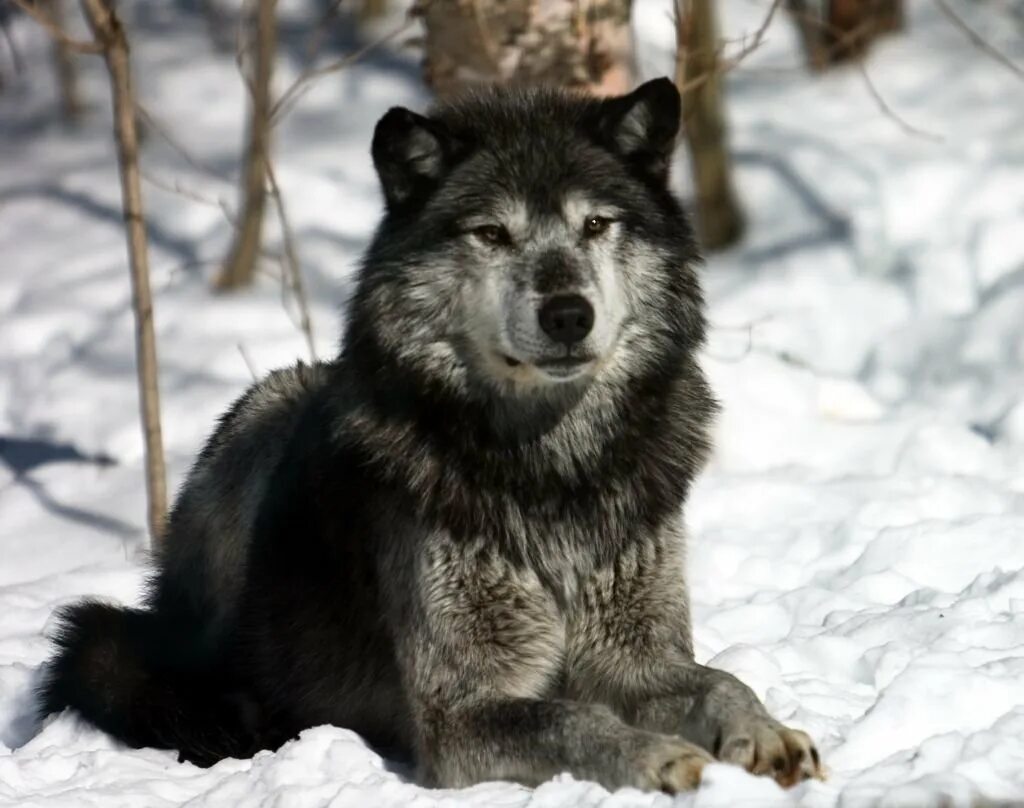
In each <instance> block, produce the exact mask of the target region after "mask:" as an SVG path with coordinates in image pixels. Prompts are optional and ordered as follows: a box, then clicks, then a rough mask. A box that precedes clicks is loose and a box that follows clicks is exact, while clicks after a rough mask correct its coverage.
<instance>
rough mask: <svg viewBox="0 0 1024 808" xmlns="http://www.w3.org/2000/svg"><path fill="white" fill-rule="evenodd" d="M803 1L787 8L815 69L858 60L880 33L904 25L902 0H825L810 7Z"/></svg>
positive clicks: (792, 1) (793, 0)
mask: <svg viewBox="0 0 1024 808" xmlns="http://www.w3.org/2000/svg"><path fill="white" fill-rule="evenodd" d="M810 5H812V4H809V3H807V2H805V1H804V0H788V2H787V6H788V8H789V11H790V13H791V14H792V16H793V18H794V21H795V22H796V24H797V26H798V29H799V31H800V39H801V41H802V42H803V46H804V53H805V55H806V57H807V64H808V66H810V67H811V68H812V69H814V70H823V69H825V68H827V67H829V66H830V65H834V64H841V63H842V62H847V61H850V60H851V59H857V58H860V57H861V56H862V55H863V54H864V53H866V52H867V50H868V48H869V47H871V44H872V43H873V42H874V41H875V40H876V39H878V37H880V36H882V35H883V34H888V33H894V32H897V31H902V30H903V28H904V27H905V25H906V16H905V14H904V10H903V0H828V2H825V3H823V4H821V3H816V4H813V5H814V6H815V8H810V7H809V6H810Z"/></svg>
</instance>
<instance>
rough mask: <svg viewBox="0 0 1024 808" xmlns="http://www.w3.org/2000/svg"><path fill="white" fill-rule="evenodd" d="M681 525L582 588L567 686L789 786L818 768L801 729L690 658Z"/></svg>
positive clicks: (637, 722) (640, 544)
mask: <svg viewBox="0 0 1024 808" xmlns="http://www.w3.org/2000/svg"><path fill="white" fill-rule="evenodd" d="M682 558H683V547H682V534H681V531H680V530H679V528H678V525H676V526H674V527H673V528H671V529H668V528H667V529H665V530H664V531H662V532H661V533H660V534H658V535H656V536H654V537H651V538H650V539H649V540H646V541H644V540H638V541H637V542H636V543H635V544H634V545H632V546H630V547H629V548H627V549H626V550H624V551H623V552H622V553H621V555H620V556H619V557H618V558H617V559H615V561H614V562H613V563H612V564H610V565H609V566H608V567H607V568H605V569H602V570H600V571H599V572H598V573H597V574H596V575H595V576H594V577H593V579H592V580H591V581H590V582H589V583H588V585H587V586H585V587H584V588H583V591H582V593H581V598H580V604H579V607H578V609H576V610H575V611H574V614H573V619H572V620H570V623H569V637H568V641H567V647H568V649H569V650H568V656H569V659H568V670H569V686H568V692H569V693H570V694H572V695H573V697H575V698H579V699H581V700H585V701H594V702H602V703H605V704H609V705H612V706H614V708H615V709H616V710H617V712H618V714H619V715H621V716H622V717H623V718H624V719H625V720H626V721H627V722H628V723H630V724H632V725H634V726H637V727H641V728H643V729H646V730H649V731H654V732H663V733H672V734H676V735H679V736H682V737H684V738H686V739H687V740H689V741H692V742H694V743H696V744H699V745H700V746H702V747H703V748H704V749H706V750H707V751H709V752H711V753H712V754H714V755H715V757H717V758H718V759H720V760H723V761H725V762H728V763H735V764H738V765H740V766H743V767H744V768H746V769H747V770H748V771H751V772H754V773H756V774H766V775H770V776H772V777H774V778H775V779H776V780H777V781H778V782H779V783H780V784H782V785H790V784H792V783H795V782H798V781H799V780H803V779H806V778H808V777H814V776H818V775H819V774H820V761H819V758H818V752H817V750H816V749H815V747H814V745H813V744H812V743H811V740H810V738H809V737H808V736H807V734H806V733H804V732H801V731H800V730H794V729H789V728H787V727H785V726H783V725H782V724H780V723H779V722H778V721H776V720H775V719H773V718H772V717H771V716H770V715H768V712H767V710H765V708H764V706H763V705H762V704H761V702H760V701H759V700H758V698H757V696H756V695H755V694H754V692H753V691H752V690H751V689H750V688H749V687H747V686H746V685H745V684H743V683H742V682H740V681H739V680H738V679H737V678H736V677H735V676H732V675H731V674H728V673H726V672H724V671H719V670H715V669H713V668H708V667H706V666H704V665H698V664H697V663H696V662H695V661H694V659H693V645H692V640H691V638H690V622H689V604H688V598H687V594H686V586H685V581H684V578H683V562H682Z"/></svg>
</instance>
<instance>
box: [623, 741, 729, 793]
mask: <svg viewBox="0 0 1024 808" xmlns="http://www.w3.org/2000/svg"><path fill="white" fill-rule="evenodd" d="M714 761H715V759H714V758H713V757H711V755H709V754H708V753H707V752H705V751H704V750H703V749H701V748H700V747H699V746H697V745H695V744H692V743H689V742H688V741H684V740H682V739H681V738H673V737H671V736H667V735H666V736H655V738H654V740H653V741H652V742H651V743H649V744H647V745H646V746H645V747H644V749H643V751H642V752H641V754H640V757H639V760H638V761H637V763H638V768H639V780H638V782H637V784H636V785H638V786H639V787H640V788H643V789H647V790H654V791H664V792H666V793H668V794H675V793H676V792H677V791H690V790H692V789H695V788H696V787H697V786H699V785H700V778H701V775H702V773H703V771H704V767H705V766H706V765H707V764H708V763H714Z"/></svg>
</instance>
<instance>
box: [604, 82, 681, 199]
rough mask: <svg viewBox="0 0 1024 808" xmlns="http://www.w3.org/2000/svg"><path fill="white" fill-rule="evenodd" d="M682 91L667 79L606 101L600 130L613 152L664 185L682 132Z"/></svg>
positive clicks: (649, 83) (650, 83)
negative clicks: (680, 97)
mask: <svg viewBox="0 0 1024 808" xmlns="http://www.w3.org/2000/svg"><path fill="white" fill-rule="evenodd" d="M679 119H680V100H679V91H678V90H676V86H675V85H674V84H673V83H672V82H671V81H670V80H669V79H667V78H660V79H654V80H653V81H648V82H647V83H646V84H641V85H640V86H639V87H637V89H636V90H634V91H633V92H631V93H630V94H629V95H622V96H618V97H617V98H609V99H608V100H607V101H602V102H601V106H600V108H599V112H598V131H599V132H600V134H601V137H602V139H603V141H604V142H605V144H606V145H607V146H608V147H609V148H611V149H612V151H614V152H616V153H618V154H620V155H621V156H622V157H625V158H626V159H627V160H628V161H630V162H631V163H634V164H635V165H637V167H639V168H640V169H641V170H642V171H644V172H646V173H648V174H650V175H651V176H653V177H655V178H656V179H658V180H660V181H662V182H664V181H665V180H667V178H668V167H669V163H670V162H671V158H672V149H673V148H674V146H675V142H676V134H677V133H678V131H679Z"/></svg>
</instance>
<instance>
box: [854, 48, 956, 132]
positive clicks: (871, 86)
mask: <svg viewBox="0 0 1024 808" xmlns="http://www.w3.org/2000/svg"><path fill="white" fill-rule="evenodd" d="M853 63H854V65H855V66H856V68H857V72H858V73H860V77H861V79H863V80H864V86H865V87H866V88H867V91H868V93H869V94H870V95H871V98H872V99H874V102H875V104H877V105H878V108H879V109H880V110H881V111H882V114H883V115H885V116H886V117H887V118H889V119H890V120H892V121H893V122H894V123H895V124H896V125H897V126H898V127H899V128H900V129H902V130H903V131H904V132H906V133H907V134H908V135H913V136H914V137H919V138H922V139H924V140H930V141H931V142H932V143H943V142H945V140H946V139H945V138H944V137H943V136H942V135H939V134H936V133H935V132H929V131H927V130H925V129H919V128H918V127H916V126H914V125H913V124H911V123H908V122H907V120H906V118H904V117H903V116H901V115H898V114H897V113H896V111H895V110H894V109H893V108H892V107H891V106H889V103H888V102H887V101H886V100H885V98H884V97H883V96H882V94H881V93H880V92H879V91H878V87H877V86H876V85H875V82H874V81H873V80H872V78H871V74H870V73H868V69H867V66H866V65H865V64H864V58H863V56H862V57H860V58H857V59H854V62H853Z"/></svg>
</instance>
